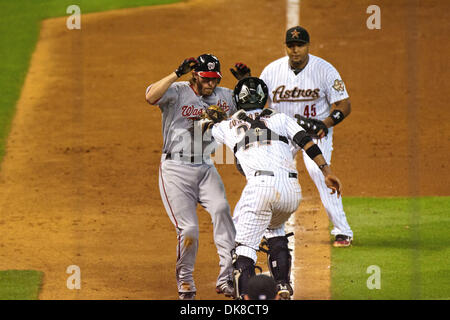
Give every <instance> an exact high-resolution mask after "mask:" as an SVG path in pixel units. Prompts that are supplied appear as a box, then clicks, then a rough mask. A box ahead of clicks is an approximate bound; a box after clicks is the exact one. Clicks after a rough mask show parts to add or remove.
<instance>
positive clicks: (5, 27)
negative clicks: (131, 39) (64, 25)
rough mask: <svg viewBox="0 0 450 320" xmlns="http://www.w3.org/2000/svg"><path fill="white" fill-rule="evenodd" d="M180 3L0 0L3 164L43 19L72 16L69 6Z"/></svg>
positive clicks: (99, 7)
mask: <svg viewBox="0 0 450 320" xmlns="http://www.w3.org/2000/svg"><path fill="white" fill-rule="evenodd" d="M178 1H179V0H81V1H80V0H78V1H77V0H15V1H9V0H0V70H1V71H0V93H1V94H0V161H1V159H2V158H3V156H4V153H5V143H6V139H7V136H8V133H9V130H10V126H11V119H12V117H13V115H14V110H15V104H16V102H17V100H18V98H19V95H20V90H21V88H22V85H23V82H24V79H25V75H26V73H27V70H28V65H29V61H30V57H31V54H32V52H33V50H34V47H35V45H36V41H37V39H38V36H39V27H40V22H41V20H42V19H46V18H52V17H59V16H69V14H67V13H66V10H67V7H68V6H69V5H73V4H75V5H78V6H80V8H81V13H82V14H83V13H89V12H96V11H105V10H111V9H119V8H130V7H138V6H146V5H156V4H168V3H174V2H178Z"/></svg>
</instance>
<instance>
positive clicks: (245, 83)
mask: <svg viewBox="0 0 450 320" xmlns="http://www.w3.org/2000/svg"><path fill="white" fill-rule="evenodd" d="M268 94H269V91H268V89H267V86H266V84H265V83H264V81H262V80H261V79H259V78H256V77H247V78H244V79H241V80H240V81H239V82H238V84H237V85H236V87H235V88H234V101H236V105H237V108H238V109H243V110H253V109H262V108H264V106H265V105H266V102H267V98H268Z"/></svg>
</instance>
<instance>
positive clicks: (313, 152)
mask: <svg viewBox="0 0 450 320" xmlns="http://www.w3.org/2000/svg"><path fill="white" fill-rule="evenodd" d="M306 154H307V155H308V156H309V157H310V158H311V160H314V158H315V157H317V156H318V155H319V154H322V151H320V148H319V147H318V146H317V144H314V145H313V146H311V147H309V148H308V150H306Z"/></svg>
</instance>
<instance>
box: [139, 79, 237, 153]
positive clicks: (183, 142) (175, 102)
mask: <svg viewBox="0 0 450 320" xmlns="http://www.w3.org/2000/svg"><path fill="white" fill-rule="evenodd" d="M149 89H150V86H149V87H148V88H147V91H146V92H148V90H149ZM156 104H157V105H158V106H159V108H160V109H161V111H162V132H163V140H164V142H163V153H172V154H175V153H178V152H181V151H182V152H183V154H184V155H201V154H202V153H203V150H205V148H206V147H207V146H208V145H210V144H211V141H202V137H201V136H200V137H196V139H197V140H199V141H198V142H196V143H195V144H194V139H193V138H194V137H193V133H192V131H190V129H191V128H192V125H193V121H194V120H197V119H198V118H199V117H200V115H201V114H202V111H203V110H205V109H206V108H208V107H209V106H211V105H219V106H221V107H223V108H224V110H225V111H227V114H228V115H230V114H232V113H234V112H235V111H236V104H235V102H234V100H233V92H232V91H231V90H230V89H227V88H223V87H217V88H216V89H215V90H214V92H213V93H212V94H211V95H210V96H198V95H197V94H196V93H195V92H194V90H193V89H192V87H191V86H190V83H189V82H188V81H180V82H175V83H172V84H171V85H170V87H169V89H167V91H166V92H165V93H164V95H163V96H162V97H161V99H159V100H158V101H157V102H156ZM208 150H211V148H208Z"/></svg>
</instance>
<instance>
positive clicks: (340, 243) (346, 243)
mask: <svg viewBox="0 0 450 320" xmlns="http://www.w3.org/2000/svg"><path fill="white" fill-rule="evenodd" d="M352 241H353V238H352V237H349V236H346V235H343V234H338V235H337V236H336V239H335V240H334V243H333V247H335V248H345V247H350V246H351V245H352Z"/></svg>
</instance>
